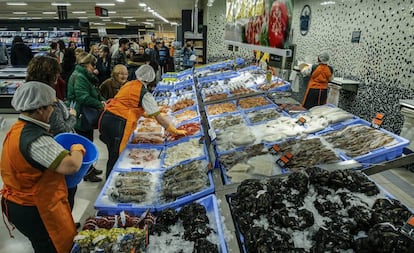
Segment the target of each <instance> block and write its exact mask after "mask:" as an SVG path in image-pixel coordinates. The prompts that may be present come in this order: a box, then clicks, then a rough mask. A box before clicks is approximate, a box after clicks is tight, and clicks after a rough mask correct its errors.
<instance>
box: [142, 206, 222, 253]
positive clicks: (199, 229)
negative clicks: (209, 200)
mask: <svg viewBox="0 0 414 253" xmlns="http://www.w3.org/2000/svg"><path fill="white" fill-rule="evenodd" d="M213 222H214V216H213V214H212V213H211V212H207V210H206V208H205V207H204V206H203V205H201V204H198V203H195V202H193V203H190V204H187V205H185V206H183V208H181V210H180V211H179V212H177V211H176V210H174V209H172V208H168V209H165V210H163V211H162V212H161V213H159V215H158V216H157V218H156V224H155V225H154V226H153V227H152V229H151V231H150V232H151V241H150V244H149V245H148V250H149V252H177V253H178V252H180V253H193V252H200V253H201V252H206V253H207V252H208V253H219V248H218V236H217V234H216V230H217V229H215V228H214V226H213Z"/></svg>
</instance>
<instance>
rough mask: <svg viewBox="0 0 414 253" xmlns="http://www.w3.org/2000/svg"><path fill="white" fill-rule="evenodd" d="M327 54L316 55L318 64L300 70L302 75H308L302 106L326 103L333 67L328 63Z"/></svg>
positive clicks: (308, 106) (307, 107) (309, 106)
mask: <svg viewBox="0 0 414 253" xmlns="http://www.w3.org/2000/svg"><path fill="white" fill-rule="evenodd" d="M328 61H329V54H328V53H326V52H323V53H321V54H320V55H319V56H318V64H317V65H314V66H312V67H310V66H309V67H305V68H304V69H302V70H301V73H302V74H303V75H304V76H309V75H310V79H309V83H308V88H307V89H306V93H305V96H304V98H303V101H302V106H303V107H305V108H306V109H310V108H312V107H314V106H317V105H324V104H326V99H327V98H328V82H329V81H331V80H332V79H333V69H332V67H331V66H329V65H328Z"/></svg>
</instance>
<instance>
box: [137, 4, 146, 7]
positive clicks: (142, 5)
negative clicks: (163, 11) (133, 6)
mask: <svg viewBox="0 0 414 253" xmlns="http://www.w3.org/2000/svg"><path fill="white" fill-rule="evenodd" d="M138 5H139V6H141V7H145V6H147V5H146V4H145V3H139V4H138Z"/></svg>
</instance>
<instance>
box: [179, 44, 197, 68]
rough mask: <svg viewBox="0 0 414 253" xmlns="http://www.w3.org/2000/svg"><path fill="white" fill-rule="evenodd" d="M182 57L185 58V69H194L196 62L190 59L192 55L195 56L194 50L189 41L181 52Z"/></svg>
mask: <svg viewBox="0 0 414 253" xmlns="http://www.w3.org/2000/svg"><path fill="white" fill-rule="evenodd" d="M181 55H182V58H183V68H184V69H189V68H192V67H193V66H194V61H192V59H190V58H191V56H192V55H194V50H193V43H192V42H191V41H187V42H186V43H185V46H184V47H183V49H182V51H181Z"/></svg>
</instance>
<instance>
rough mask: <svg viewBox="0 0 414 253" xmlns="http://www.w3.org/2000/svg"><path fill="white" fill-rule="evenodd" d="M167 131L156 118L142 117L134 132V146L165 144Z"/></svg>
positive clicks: (132, 141)
mask: <svg viewBox="0 0 414 253" xmlns="http://www.w3.org/2000/svg"><path fill="white" fill-rule="evenodd" d="M164 134H165V129H164V128H163V127H162V126H161V125H160V124H158V122H157V121H156V120H155V119H154V118H145V117H141V118H140V119H139V120H138V123H137V127H136V129H135V130H134V136H133V137H132V140H131V143H132V144H144V143H146V144H163V143H164V137H165V136H164Z"/></svg>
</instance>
